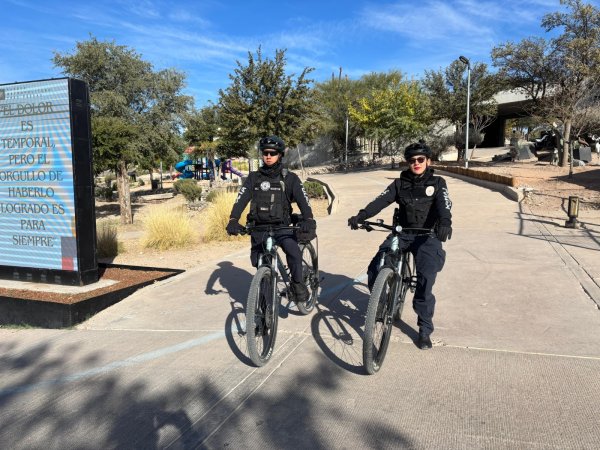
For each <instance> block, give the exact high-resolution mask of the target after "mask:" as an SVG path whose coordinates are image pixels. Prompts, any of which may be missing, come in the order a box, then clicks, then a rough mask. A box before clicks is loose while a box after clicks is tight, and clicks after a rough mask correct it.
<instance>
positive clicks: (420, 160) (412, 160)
mask: <svg viewBox="0 0 600 450" xmlns="http://www.w3.org/2000/svg"><path fill="white" fill-rule="evenodd" d="M426 159H427V158H425V157H424V156H419V157H417V158H410V159H409V160H408V163H409V164H415V163H419V164H423V163H424V162H425V160H426Z"/></svg>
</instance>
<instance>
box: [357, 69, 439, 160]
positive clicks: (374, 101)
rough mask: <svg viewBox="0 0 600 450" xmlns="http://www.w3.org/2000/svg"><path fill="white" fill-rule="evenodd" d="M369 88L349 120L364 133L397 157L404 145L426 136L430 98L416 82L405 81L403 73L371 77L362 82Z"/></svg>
mask: <svg viewBox="0 0 600 450" xmlns="http://www.w3.org/2000/svg"><path fill="white" fill-rule="evenodd" d="M361 84H362V85H363V86H365V87H368V90H367V89H365V91H368V93H367V92H365V93H364V94H363V96H361V97H360V98H359V99H358V100H357V101H356V103H355V104H354V105H351V106H350V109H349V111H350V118H351V119H352V120H353V121H356V122H357V123H359V124H360V126H361V127H362V128H363V129H364V130H365V133H366V135H367V136H368V137H371V138H376V139H377V140H379V141H384V142H386V143H389V144H391V147H388V151H389V152H390V153H391V154H395V153H396V152H397V150H398V148H399V144H400V143H401V142H404V143H406V142H409V141H411V140H415V139H416V138H418V137H420V136H422V135H423V133H424V132H425V130H427V127H428V125H429V123H430V121H431V115H430V108H429V101H428V97H427V96H426V95H425V94H424V93H423V92H422V89H421V86H420V84H419V83H418V82H417V81H414V80H403V77H402V74H401V73H400V72H396V71H394V72H390V73H388V74H371V75H368V76H366V77H363V79H361Z"/></svg>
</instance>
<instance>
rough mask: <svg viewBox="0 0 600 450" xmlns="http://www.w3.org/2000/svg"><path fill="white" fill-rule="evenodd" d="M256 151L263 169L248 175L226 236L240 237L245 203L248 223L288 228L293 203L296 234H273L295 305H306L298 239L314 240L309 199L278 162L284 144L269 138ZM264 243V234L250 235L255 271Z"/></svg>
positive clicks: (234, 206)
mask: <svg viewBox="0 0 600 450" xmlns="http://www.w3.org/2000/svg"><path fill="white" fill-rule="evenodd" d="M258 148H259V150H260V151H261V153H262V160H263V165H262V167H261V168H260V169H259V170H257V171H255V172H251V173H250V174H249V175H248V178H247V179H246V181H245V183H244V185H243V186H242V188H241V189H240V192H239V194H238V196H237V199H236V201H235V204H234V205H233V208H232V210H231V215H230V219H229V223H228V224H227V233H228V234H230V235H237V234H239V233H240V231H241V230H242V228H243V227H242V226H241V225H240V224H239V219H240V216H241V215H242V212H243V211H244V208H245V207H246V205H247V204H248V202H250V213H249V214H248V222H252V223H254V224H255V225H283V226H288V225H290V224H291V222H292V218H291V213H292V206H291V203H292V202H296V204H297V205H298V207H299V208H300V213H301V214H302V217H303V221H302V222H300V224H299V226H300V230H299V231H298V234H296V233H294V231H293V230H279V231H277V232H276V234H275V239H276V241H277V244H278V245H279V247H280V248H281V249H282V250H283V251H284V253H285V254H286V257H287V263H288V267H289V268H290V272H291V275H292V283H291V284H292V289H293V290H294V294H295V297H296V301H306V300H307V299H308V289H307V288H306V286H304V283H303V282H302V281H303V278H302V254H301V253H300V247H299V246H298V240H297V239H302V240H307V241H309V240H312V239H314V238H315V237H316V229H317V223H316V222H315V220H314V218H313V213H312V209H311V207H310V202H309V200H308V195H307V194H306V191H305V189H304V186H303V185H302V182H301V181H300V178H299V177H298V175H296V174H294V173H291V172H288V170H287V169H284V168H283V166H282V163H281V160H282V159H283V156H284V154H285V143H284V142H283V140H281V138H279V137H277V136H268V137H265V138H262V139H261V140H260V141H259V143H258ZM264 239H266V233H264V232H253V233H252V234H251V243H252V248H251V250H250V260H251V262H252V265H253V266H254V267H256V266H257V264H258V254H259V252H260V251H261V250H262V245H263V241H264Z"/></svg>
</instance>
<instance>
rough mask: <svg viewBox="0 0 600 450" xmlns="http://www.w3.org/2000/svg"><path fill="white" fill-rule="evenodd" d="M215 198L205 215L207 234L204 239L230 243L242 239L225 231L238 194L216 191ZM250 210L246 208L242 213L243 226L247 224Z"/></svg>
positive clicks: (205, 233)
mask: <svg viewBox="0 0 600 450" xmlns="http://www.w3.org/2000/svg"><path fill="white" fill-rule="evenodd" d="M216 192H217V193H216V194H215V195H214V198H213V200H212V202H211V203H210V205H209V206H208V208H206V209H205V212H204V213H203V216H204V220H205V221H206V222H205V232H204V237H203V239H204V240H205V241H207V242H210V241H230V240H235V239H240V238H239V237H234V236H228V235H227V232H226V231H225V227H226V226H227V223H228V222H229V214H230V213H231V208H232V207H233V204H234V203H235V199H236V198H237V194H235V193H232V192H223V191H216ZM248 210H249V208H248V207H246V209H245V210H244V212H243V213H242V218H241V220H240V223H241V224H245V223H246V215H247V214H248Z"/></svg>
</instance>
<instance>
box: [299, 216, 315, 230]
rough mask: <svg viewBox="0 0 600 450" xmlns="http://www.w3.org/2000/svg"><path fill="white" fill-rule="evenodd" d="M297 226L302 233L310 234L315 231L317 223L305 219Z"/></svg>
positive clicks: (313, 220)
mask: <svg viewBox="0 0 600 450" xmlns="http://www.w3.org/2000/svg"><path fill="white" fill-rule="evenodd" d="M299 226H300V231H301V232H302V233H310V232H311V231H314V230H316V229H317V222H315V219H306V220H303V221H302V222H300V225H299Z"/></svg>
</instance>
